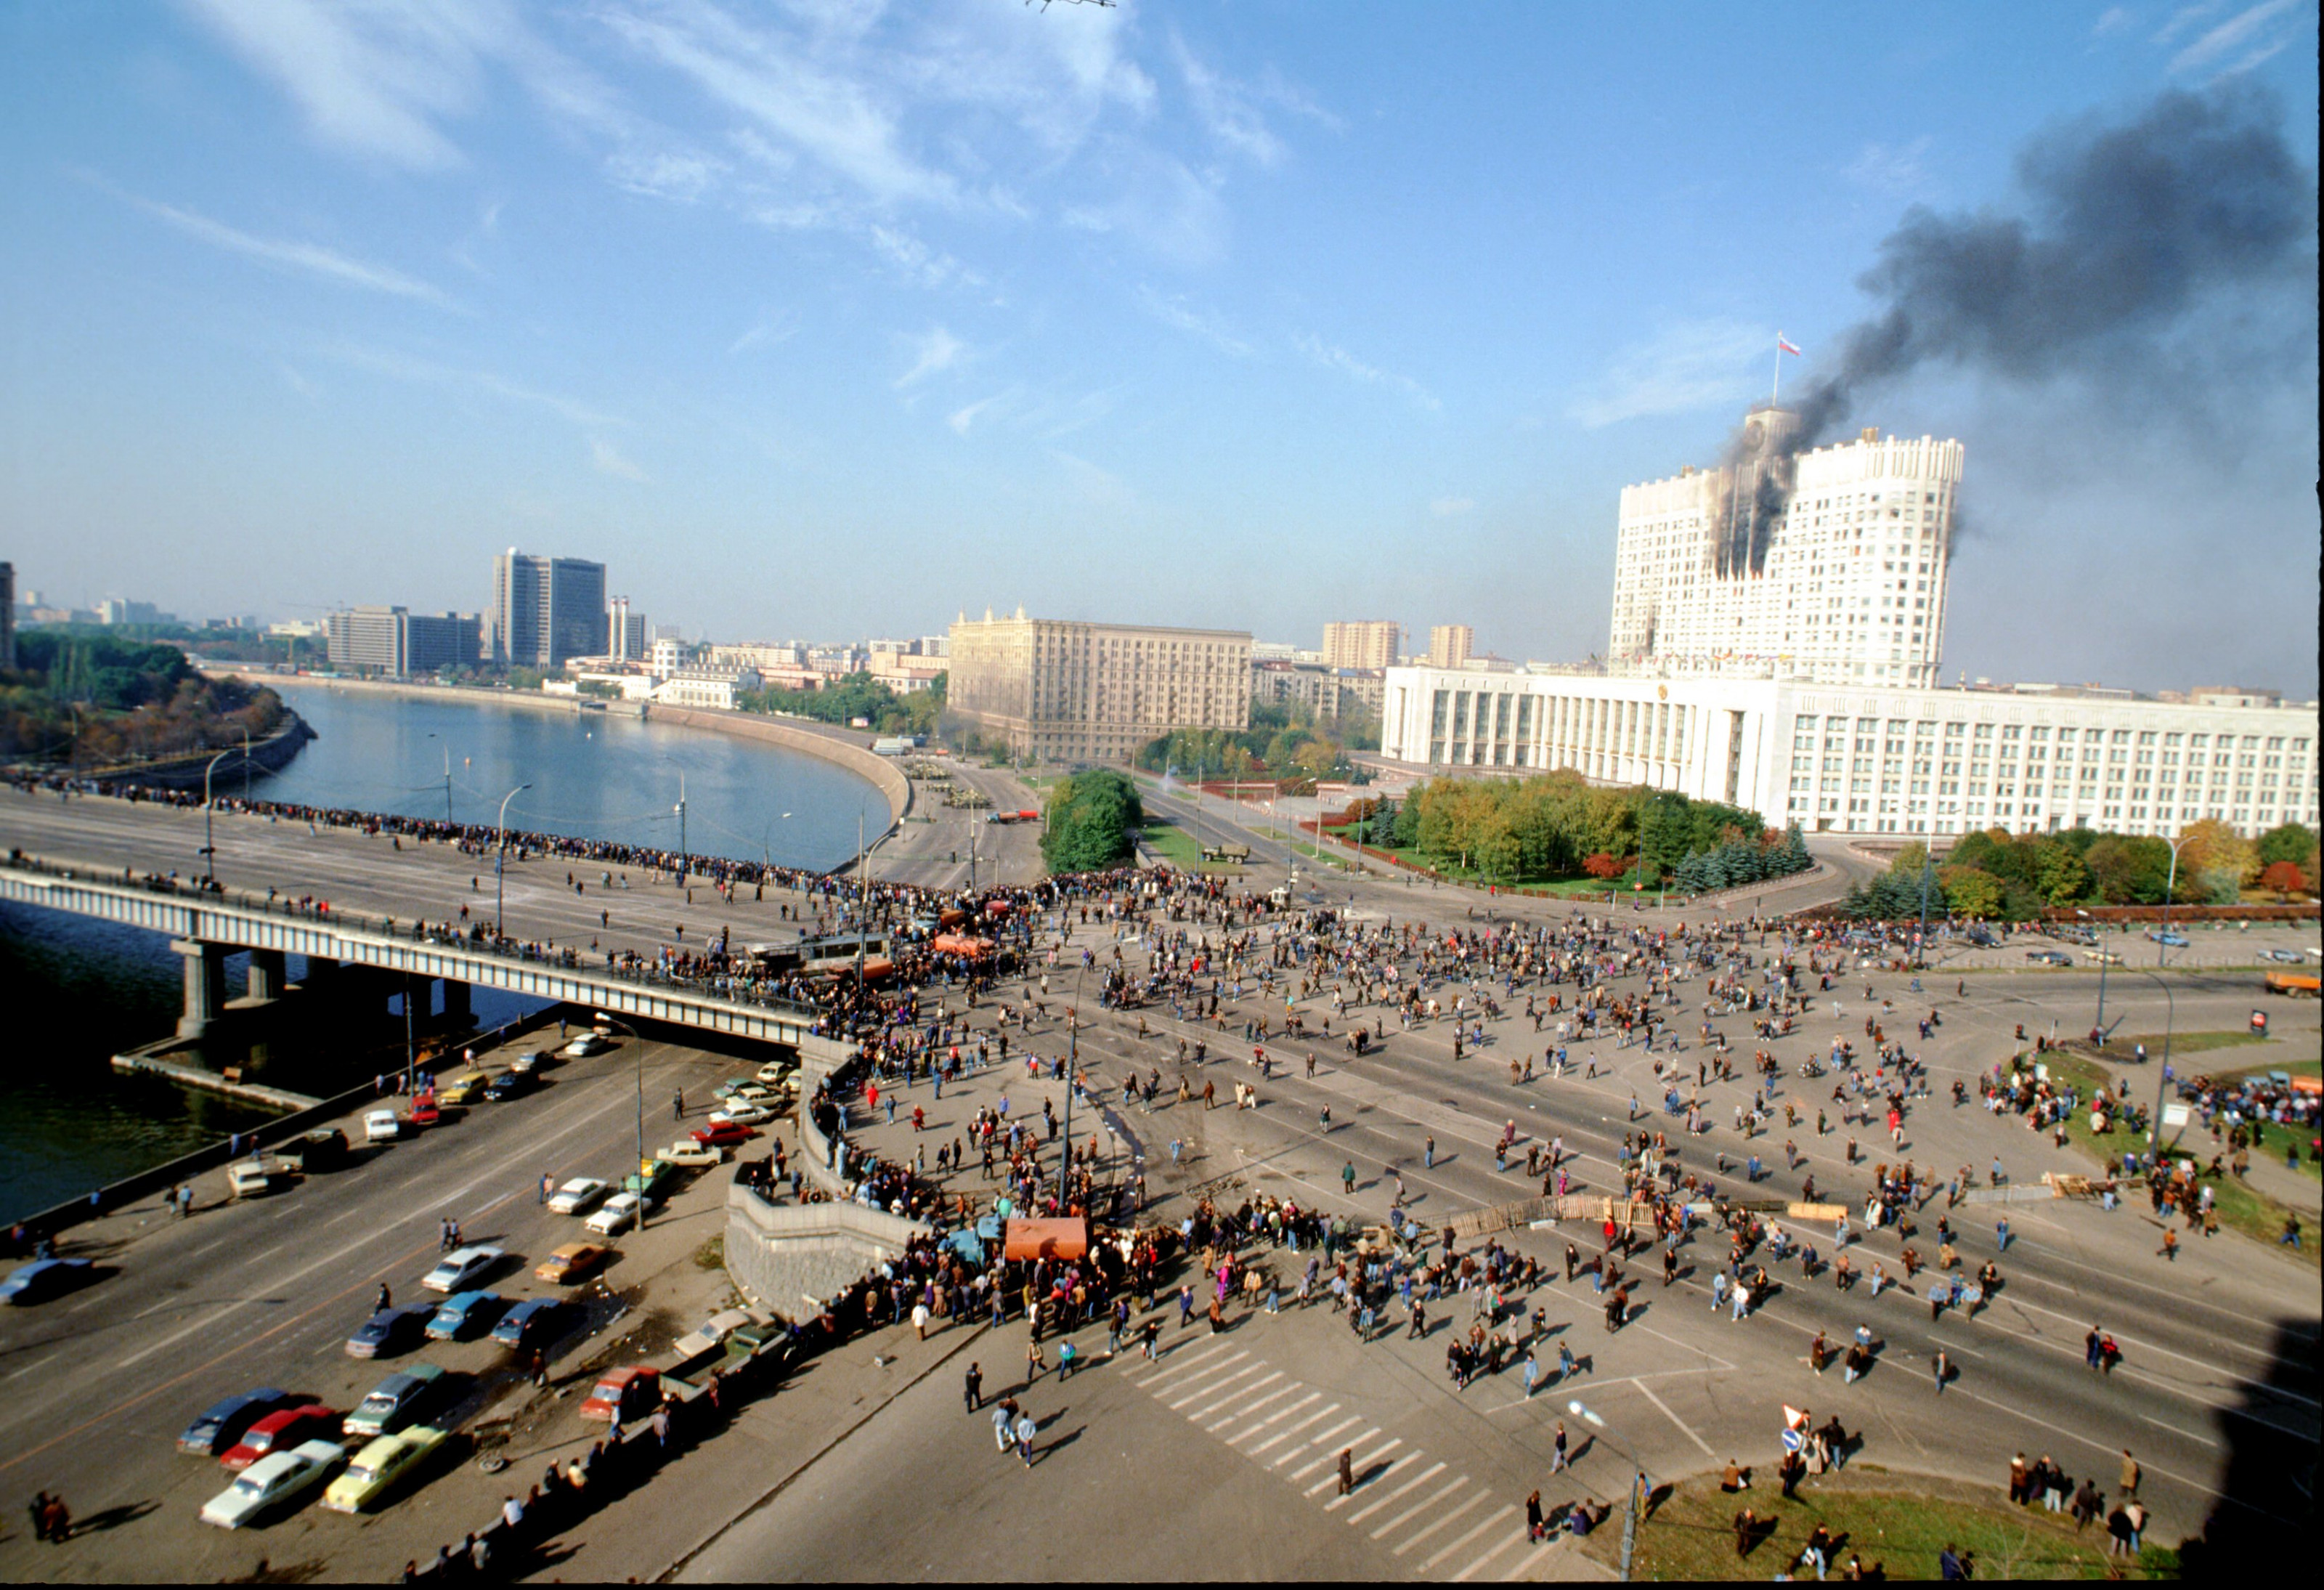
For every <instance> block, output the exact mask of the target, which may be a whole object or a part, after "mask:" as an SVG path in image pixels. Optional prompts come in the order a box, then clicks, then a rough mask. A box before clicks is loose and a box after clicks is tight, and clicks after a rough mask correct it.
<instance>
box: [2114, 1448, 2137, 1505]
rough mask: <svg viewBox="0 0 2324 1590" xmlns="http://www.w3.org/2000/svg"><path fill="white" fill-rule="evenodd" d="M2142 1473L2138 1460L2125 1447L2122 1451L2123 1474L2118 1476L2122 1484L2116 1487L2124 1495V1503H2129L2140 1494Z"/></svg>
mask: <svg viewBox="0 0 2324 1590" xmlns="http://www.w3.org/2000/svg"><path fill="white" fill-rule="evenodd" d="M2140 1472H2141V1471H2140V1469H2139V1466H2138V1459H2136V1458H2135V1457H2133V1456H2131V1455H2130V1448H2129V1447H2124V1448H2123V1449H2122V1473H2121V1474H2120V1475H2119V1476H2117V1477H2118V1479H2119V1481H2120V1483H2119V1484H2117V1485H2116V1487H2115V1488H2116V1490H2118V1491H2120V1492H2121V1493H2122V1498H2123V1500H2124V1501H2126V1502H2127V1501H2129V1500H2130V1499H2131V1498H2132V1497H2134V1496H2135V1495H2137V1494H2138V1480H2139V1474H2140Z"/></svg>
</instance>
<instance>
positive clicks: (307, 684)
mask: <svg viewBox="0 0 2324 1590" xmlns="http://www.w3.org/2000/svg"><path fill="white" fill-rule="evenodd" d="M276 688H277V689H280V690H281V693H282V697H283V698H284V699H285V700H286V701H288V702H289V703H290V704H291V707H294V708H296V709H297V711H298V712H299V714H300V716H302V717H304V718H305V719H306V720H307V722H308V723H309V725H311V726H313V727H314V730H315V732H316V735H317V736H318V738H317V739H315V740H314V741H313V742H311V743H309V744H308V745H307V747H306V748H305V749H304V750H303V751H301V752H300V753H299V756H298V759H297V760H296V761H294V762H293V763H291V765H290V766H289V767H288V768H285V769H284V770H283V771H282V772H280V773H277V774H275V775H273V776H272V777H271V778H270V777H265V776H260V777H257V778H254V780H253V781H251V789H250V792H251V794H252V795H253V796H254V797H257V798H259V799H262V800H289V801H298V802H300V803H305V804H311V805H317V806H350V807H358V808H362V809H365V810H371V811H386V812H401V813H406V814H409V815H412V816H420V817H441V816H443V815H444V812H445V782H446V780H445V769H446V763H447V757H448V761H449V764H450V771H451V777H450V784H451V812H452V816H453V818H455V819H456V820H457V821H460V822H483V823H488V822H491V821H493V818H494V817H495V815H496V813H497V812H498V810H499V808H500V803H501V800H502V798H503V796H506V795H508V794H509V792H510V791H511V790H515V789H516V788H517V786H519V785H521V784H530V785H531V786H532V787H531V788H530V789H529V790H523V791H521V792H520V793H518V794H516V795H515V796H514V798H513V799H512V800H510V801H509V807H508V823H509V826H510V827H512V828H531V829H540V830H546V831H549V832H554V833H560V834H571V835H583V836H590V837H600V838H607V839H615V840H622V841H625V842H627V843H630V844H634V845H648V846H669V847H672V848H675V847H676V846H678V844H679V842H680V839H679V819H678V811H677V806H678V799H679V790H680V779H681V776H682V777H683V780H684V785H683V787H684V791H685V801H686V816H685V833H684V843H685V845H686V847H687V850H688V851H689V852H691V853H692V854H695V855H733V856H746V857H752V858H763V859H770V860H772V861H775V862H778V863H781V864H788V865H791V866H803V867H814V868H825V867H830V866H834V865H836V864H839V863H841V862H843V861H845V860H846V859H848V858H849V857H850V856H851V855H853V852H854V849H855V843H856V822H857V818H859V817H861V818H862V821H863V827H864V829H865V831H866V832H867V833H869V834H871V835H873V836H877V835H878V834H879V833H880V832H881V830H882V829H884V828H885V827H887V823H888V805H887V801H886V800H885V799H884V798H882V797H881V794H880V792H879V791H878V790H875V789H874V788H873V787H872V786H871V784H870V783H869V782H867V781H864V780H862V779H859V778H857V777H856V776H855V775H853V773H850V772H846V771H845V770H844V769H843V768H840V767H838V766H837V765H835V764H834V763H829V762H825V761H823V760H821V759H819V758H816V757H813V756H807V755H805V754H803V753H797V752H791V751H786V750H783V749H781V748H780V747H777V746H771V745H767V744H761V743H758V742H755V741H745V740H740V739H733V738H729V737H728V736H725V735H717V734H712V733H708V732H705V731H702V730H694V729H682V728H678V727H674V726H668V725H660V724H655V723H653V722H650V721H645V722H641V721H640V720H638V719H636V718H630V717H619V716H613V714H610V713H595V712H592V713H586V714H585V713H569V714H568V713H564V712H551V711H542V710H540V709H539V708H537V707H520V706H516V705H513V704H509V703H503V702H495V701H493V700H492V699H491V698H484V697H480V698H477V699H476V700H475V701H473V702H472V701H467V700H444V699H438V698H417V697H401V696H396V695H392V694H389V693H387V692H384V691H380V690H366V689H355V688H350V687H346V686H342V685H334V684H331V683H329V682H327V681H323V680H284V681H280V682H279V683H278V684H277V687H276ZM233 792H234V793H235V794H240V793H241V789H240V781H239V780H238V779H237V780H235V781H234V788H233ZM246 960H247V957H243V956H236V957H232V958H230V959H229V961H228V962H227V981H228V993H229V994H230V995H233V996H238V995H239V994H241V993H242V987H241V985H242V980H243V977H244V967H245V962H246ZM294 972H295V966H294ZM181 978H182V973H181V969H180V961H179V959H178V957H177V956H176V955H174V954H173V953H171V950H170V949H169V947H168V945H167V943H166V942H165V940H164V939H163V938H162V937H161V935H160V934H154V933H145V932H141V931H139V930H137V929H131V928H120V927H115V926H113V925H111V924H107V923H102V922H95V921H90V920H86V919H83V918H78V917H74V916H71V915H69V914H67V913H63V912H56V911H38V910H34V909H32V908H29V907H18V906H11V905H0V999H5V1006H6V1012H7V1021H8V1033H9V1041H8V1042H7V1043H6V1044H5V1052H6V1054H7V1057H8V1060H7V1063H6V1064H5V1066H0V1222H5V1221H7V1220H11V1219H14V1218H15V1217H16V1216H21V1215H25V1214H29V1213H32V1211H35V1210H39V1209H44V1208H48V1207H50V1206H52V1205H55V1204H57V1203H59V1202H61V1201H63V1200H64V1199H67V1198H71V1197H79V1196H81V1195H83V1194H85V1193H87V1192H88V1190H89V1189H90V1188H94V1187H98V1186H102V1185H103V1184H104V1183H106V1182H107V1181H110V1180H113V1179H116V1178H118V1177H121V1176H124V1175H127V1174H129V1173H131V1172H133V1171H134V1170H137V1169H142V1168H143V1167H145V1166H148V1165H152V1164H157V1163H159V1162H161V1161H162V1160H168V1159H171V1158H173V1157H175V1156H176V1155H179V1154H181V1153H187V1152H189V1151H192V1150H194V1149H197V1148H199V1147H201V1146H202V1145H204V1144H205V1143H208V1142H213V1141H215V1140H216V1139H217V1138H219V1137H221V1136H224V1135H226V1133H228V1132H237V1131H242V1130H244V1129H246V1128H248V1127H250V1126H252V1125H254V1124H256V1123H258V1122H260V1121H263V1120H264V1119H265V1118H266V1113H265V1112H263V1111H260V1110H254V1109H251V1108H249V1107H246V1106H244V1105H238V1104H236V1103H235V1102H234V1101H232V1100H229V1099H226V1098H225V1097H222V1096H220V1095H214V1094H206V1093H199V1092H195V1091H191V1090H188V1089H181V1088H180V1087H178V1086H176V1085H175V1084H173V1083H169V1082H166V1081H162V1080H160V1079H158V1078H152V1077H125V1076H123V1075H121V1074H119V1073H117V1072H115V1070H114V1069H113V1068H112V1066H111V1064H110V1061H111V1058H112V1057H113V1056H114V1055H115V1054H116V1053H118V1052H120V1051H121V1050H122V1049H127V1048H130V1047H132V1046H133V1045H135V1044H139V1043H145V1042H150V1041H152V1040H154V1039H157V1038H161V1037H165V1036H167V1035H168V1033H169V1032H170V1031H171V1029H172V1027H174V1025H175V1024H176V1021H177V1018H178V1011H179V1006H180V991H181V988H182V981H181ZM474 1004H475V1015H476V1019H477V1020H478V1021H480V1022H482V1023H483V1024H484V1025H487V1026H490V1025H493V1024H494V1023H496V1022H498V1021H506V1020H509V1019H511V1018H512V1017H513V1016H514V1015H516V1014H518V1013H519V1012H521V1010H522V1009H524V1008H525V1002H521V1001H519V1000H516V999H515V998H513V997H512V996H508V995H496V994H493V993H492V992H490V991H488V990H484V989H478V990H476V991H475V995H474ZM402 1043H403V1038H402V1022H401V1018H400V1017H397V1018H393V1019H391V1018H390V1017H389V1016H388V1015H387V1014H386V1013H384V1012H373V1013H372V1014H371V1015H370V1016H369V1017H368V1018H367V1019H366V1021H365V1023H364V1025H363V1026H362V1027H361V1028H360V1030H358V1031H349V1030H348V1027H347V1023H346V1021H344V1020H342V1021H338V1022H337V1023H336V1024H335V1025H334V1027H333V1028H332V1030H331V1033H330V1038H329V1041H327V1042H325V1041H322V1040H320V1038H319V1036H316V1037H307V1036H302V1035H300V1034H298V1033H296V1032H293V1033H291V1034H289V1035H286V1036H284V1037H281V1038H280V1039H278V1040H277V1041H275V1042H272V1043H271V1044H268V1045H265V1046H262V1047H260V1048H258V1049H256V1050H252V1049H247V1048H244V1047H241V1046H237V1047H235V1049H233V1050H232V1052H217V1053H206V1054H204V1055H202V1056H201V1057H199V1058H200V1061H201V1063H204V1064H208V1065H211V1066H223V1065H229V1064H231V1065H240V1066H243V1067H244V1069H245V1073H246V1074H247V1075H248V1076H250V1077H251V1078H252V1079H253V1080H261V1079H263V1080H264V1081H265V1082H267V1083H269V1084H270V1085H272V1086H277V1087H282V1088H288V1089H291V1090H292V1091H295V1092H302V1093H323V1092H327V1091H333V1090H336V1089H337V1088H341V1087H345V1086H352V1085H353V1084H354V1083H355V1082H356V1081H359V1080H360V1079H361V1078H363V1077H368V1076H370V1075H372V1074H373V1073H374V1071H376V1070H379V1069H383V1068H391V1067H392V1065H395V1064H400V1063H401V1054H402Z"/></svg>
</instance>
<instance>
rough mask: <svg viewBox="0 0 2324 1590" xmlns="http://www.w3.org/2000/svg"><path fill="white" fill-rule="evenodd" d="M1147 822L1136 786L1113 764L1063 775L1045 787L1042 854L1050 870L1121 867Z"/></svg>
mask: <svg viewBox="0 0 2324 1590" xmlns="http://www.w3.org/2000/svg"><path fill="white" fill-rule="evenodd" d="M1145 821H1146V810H1145V807H1144V805H1143V803H1142V802H1141V801H1140V800H1139V796H1138V786H1137V785H1136V784H1134V783H1132V782H1130V779H1129V777H1128V776H1127V775H1125V774H1123V773H1120V772H1116V771H1114V770H1113V769H1111V768H1093V769H1092V770H1091V771H1089V772H1080V773H1075V774H1074V775H1073V776H1072V777H1071V778H1067V779H1061V780H1059V781H1057V783H1056V785H1055V786H1054V787H1053V788H1052V789H1051V790H1050V791H1049V803H1048V809H1047V814H1046V820H1045V822H1044V824H1043V828H1042V834H1041V859H1042V860H1043V861H1045V862H1047V864H1048V867H1049V871H1051V872H1052V873H1087V872H1095V871H1097V870H1099V869H1100V868H1102V867H1111V866H1119V865H1120V864H1122V863H1124V862H1126V861H1128V860H1130V857H1131V856H1132V855H1134V854H1135V853H1136V848H1137V834H1138V830H1139V827H1142V826H1143V825H1144V823H1145Z"/></svg>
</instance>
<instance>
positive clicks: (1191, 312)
mask: <svg viewBox="0 0 2324 1590" xmlns="http://www.w3.org/2000/svg"><path fill="white" fill-rule="evenodd" d="M1138 303H1139V308H1140V309H1143V310H1145V311H1146V312H1147V313H1148V314H1149V315H1151V316H1153V317H1154V318H1155V319H1157V320H1159V321H1161V322H1162V324H1164V325H1165V326H1168V327H1170V328H1173V329H1175V330H1179V331H1184V332H1185V333H1186V334H1187V335H1188V336H1190V337H1201V338H1202V339H1203V341H1204V342H1207V343H1209V344H1210V345H1211V346H1212V347H1214V348H1217V349H1218V350H1219V351H1220V352H1221V353H1222V354H1231V355H1232V356H1234V357H1236V358H1238V359H1247V358H1249V357H1250V356H1251V354H1252V353H1253V352H1254V351H1255V350H1254V349H1253V348H1252V347H1251V345H1250V344H1249V343H1248V342H1245V341H1244V340H1243V339H1242V338H1241V337H1237V336H1236V335H1235V334H1234V333H1233V332H1231V331H1230V330H1228V329H1227V328H1226V327H1225V325H1224V324H1223V323H1222V322H1221V320H1220V319H1219V318H1218V317H1217V316H1216V315H1213V314H1210V313H1207V312H1206V311H1204V310H1197V309H1194V307H1192V306H1191V305H1189V304H1188V303H1187V302H1186V300H1185V299H1183V298H1181V297H1178V296H1177V295H1176V294H1172V295H1171V296H1169V297H1167V298H1166V297H1165V296H1163V295H1162V294H1161V293H1159V292H1157V291H1154V289H1153V288H1151V287H1140V288H1139V290H1138Z"/></svg>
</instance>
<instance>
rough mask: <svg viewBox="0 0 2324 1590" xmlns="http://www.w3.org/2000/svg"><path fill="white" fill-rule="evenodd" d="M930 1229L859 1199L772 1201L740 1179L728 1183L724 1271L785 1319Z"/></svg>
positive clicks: (747, 1294) (848, 1283)
mask: <svg viewBox="0 0 2324 1590" xmlns="http://www.w3.org/2000/svg"><path fill="white" fill-rule="evenodd" d="M928 1234H929V1230H928V1227H927V1226H926V1225H922V1224H921V1223H920V1222H918V1221H917V1220H907V1219H905V1218H904V1217H903V1216H900V1215H890V1214H889V1213H887V1212H886V1211H885V1210H882V1209H868V1208H865V1207H864V1206H862V1205H861V1204H854V1203H848V1202H844V1201H839V1200H835V1201H833V1202H830V1203H821V1204H771V1203H769V1202H768V1201H767V1200H766V1199H765V1198H763V1197H760V1196H759V1194H757V1193H756V1192H753V1191H752V1189H751V1188H747V1187H743V1186H742V1185H740V1184H739V1183H737V1184H736V1185H734V1186H732V1187H729V1188H727V1189H726V1243H725V1250H726V1273H727V1274H728V1275H729V1276H731V1277H732V1278H733V1281H734V1284H735V1286H736V1287H738V1288H740V1289H741V1290H742V1294H743V1295H744V1296H745V1297H747V1298H750V1299H752V1301H754V1302H756V1303H758V1304H760V1305H761V1307H763V1308H771V1309H773V1310H775V1311H776V1312H777V1313H779V1314H782V1315H785V1316H787V1317H798V1314H799V1312H800V1310H801V1308H803V1307H805V1306H808V1305H814V1306H817V1307H819V1306H820V1305H821V1304H822V1302H823V1300H824V1299H827V1298H829V1297H831V1296H832V1295H833V1294H834V1293H835V1292H838V1291H841V1290H844V1289H845V1288H846V1287H848V1286H851V1285H853V1283H854V1282H855V1281H856V1280H858V1279H860V1278H861V1277H862V1274H863V1273H864V1271H868V1270H870V1269H871V1268H872V1267H873V1266H875V1265H878V1264H881V1263H883V1262H887V1261H888V1260H890V1259H894V1258H896V1257H897V1256H898V1255H899V1254H900V1253H903V1251H904V1246H905V1244H906V1243H908V1242H909V1241H910V1240H911V1239H912V1238H914V1237H916V1236H927V1235H928Z"/></svg>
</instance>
